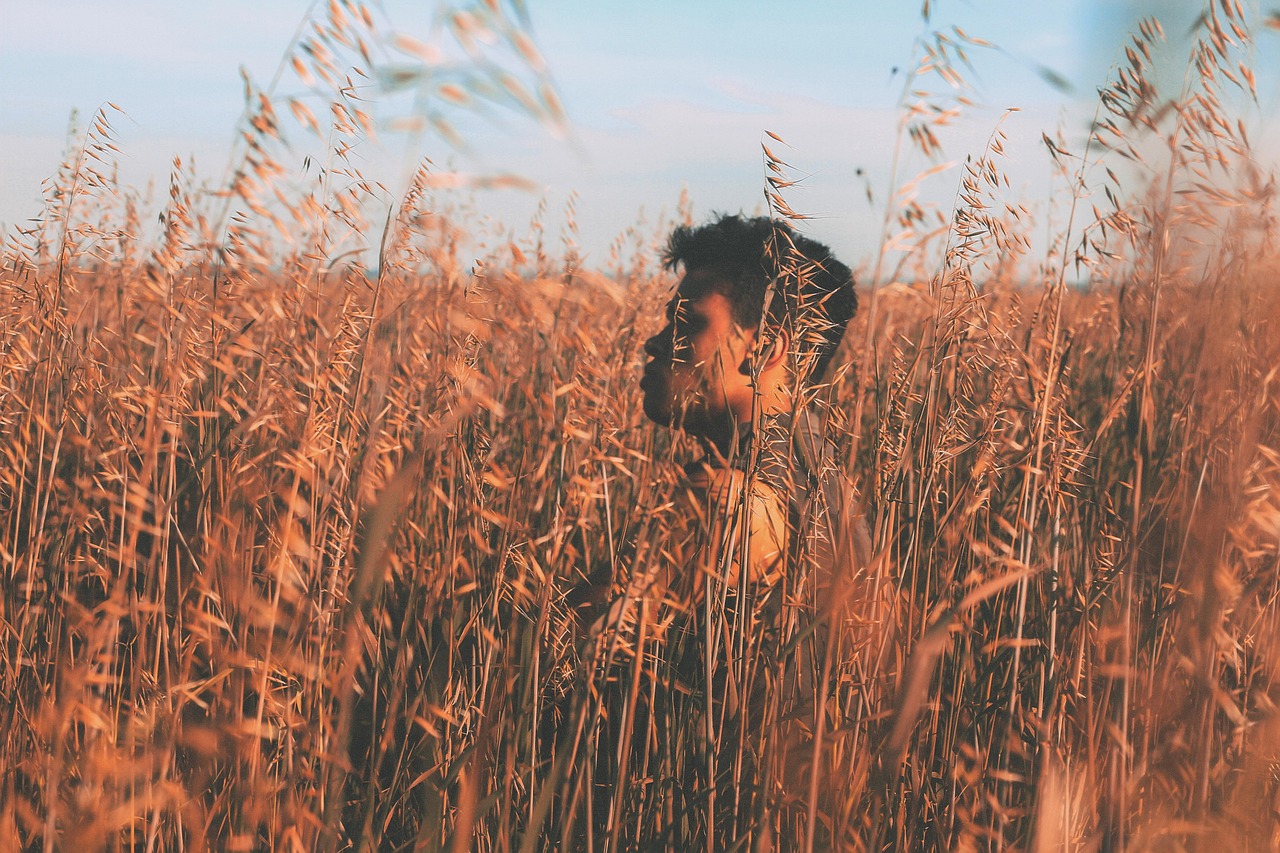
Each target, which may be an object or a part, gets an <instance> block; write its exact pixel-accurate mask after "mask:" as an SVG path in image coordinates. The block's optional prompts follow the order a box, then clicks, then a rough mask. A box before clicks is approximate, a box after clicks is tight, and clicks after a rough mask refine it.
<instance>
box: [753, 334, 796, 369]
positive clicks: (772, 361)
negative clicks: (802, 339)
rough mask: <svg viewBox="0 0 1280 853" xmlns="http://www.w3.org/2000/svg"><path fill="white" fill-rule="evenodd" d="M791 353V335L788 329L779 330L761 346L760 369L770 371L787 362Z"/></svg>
mask: <svg viewBox="0 0 1280 853" xmlns="http://www.w3.org/2000/svg"><path fill="white" fill-rule="evenodd" d="M790 351H791V333H790V332H788V331H787V330H786V329H778V330H776V331H774V332H773V334H772V335H770V336H768V337H767V338H765V340H763V341H762V342H761V344H760V355H759V358H760V369H761V370H762V371H764V370H770V369H772V368H774V367H777V366H778V365H779V364H782V363H783V362H784V361H786V358H787V353H788V352H790Z"/></svg>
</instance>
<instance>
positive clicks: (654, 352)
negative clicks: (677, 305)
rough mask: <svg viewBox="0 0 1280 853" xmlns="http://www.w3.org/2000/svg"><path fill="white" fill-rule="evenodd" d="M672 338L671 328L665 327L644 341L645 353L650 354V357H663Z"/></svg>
mask: <svg viewBox="0 0 1280 853" xmlns="http://www.w3.org/2000/svg"><path fill="white" fill-rule="evenodd" d="M670 340H671V332H670V330H668V329H663V330H662V331H661V332H658V334H656V335H654V336H653V337H651V338H649V340H647V341H645V342H644V354H645V355H647V356H649V358H661V357H662V356H663V355H664V354H665V353H666V351H667V346H668V343H669V342H670Z"/></svg>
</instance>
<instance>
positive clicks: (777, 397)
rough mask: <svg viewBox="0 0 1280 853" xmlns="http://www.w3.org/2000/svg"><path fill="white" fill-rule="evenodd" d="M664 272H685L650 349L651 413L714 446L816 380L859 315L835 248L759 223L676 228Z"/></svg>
mask: <svg viewBox="0 0 1280 853" xmlns="http://www.w3.org/2000/svg"><path fill="white" fill-rule="evenodd" d="M666 264H667V266H668V268H670V269H675V268H676V267H681V268H683V270H684V276H683V278H682V279H681V281H680V284H679V286H678V287H677V289H676V293H675V295H674V296H673V297H672V299H671V301H670V303H668V305H667V324H666V325H665V326H664V327H663V329H662V330H661V331H660V332H658V334H656V335H654V336H653V337H652V338H650V339H649V340H648V342H647V343H646V344H645V353H646V354H647V355H648V356H649V357H650V361H649V363H648V364H646V365H645V375H644V379H642V380H641V388H642V389H643V390H644V408H645V414H647V415H648V416H649V417H650V418H651V419H653V420H655V421H657V422H658V423H661V424H664V425H668V426H676V427H682V428H684V429H686V430H688V431H689V432H692V433H695V434H699V435H703V436H706V437H708V438H712V439H720V438H721V437H723V435H724V434H725V433H728V434H732V432H733V427H734V425H735V424H742V423H746V422H749V420H750V418H751V413H752V409H753V407H761V409H762V410H768V409H770V408H778V407H780V406H782V405H784V403H785V401H786V400H787V399H788V395H789V392H790V390H791V389H793V388H794V386H795V385H797V384H806V385H807V384H811V383H813V382H816V381H818V380H819V379H820V378H821V376H822V375H823V373H824V371H825V369H826V366H827V364H828V362H830V360H831V357H832V356H833V355H834V354H835V350H836V347H837V346H838V345H839V343H840V339H841V338H842V337H843V336H844V330H845V326H847V325H848V322H849V319H850V318H851V317H852V316H853V313H854V310H855V309H856V308H857V296H856V295H855V293H854V289H853V279H852V275H851V274H850V272H849V268H848V267H846V266H845V265H844V264H842V263H840V262H839V261H837V260H836V259H835V258H834V257H832V256H831V250H830V249H828V248H827V247H826V246H824V245H822V244H821V243H817V242H815V241H813V240H810V239H808V238H806V237H802V236H800V235H798V234H796V233H794V232H793V231H792V230H791V229H790V227H788V226H787V225H786V224H785V223H782V222H776V221H773V220H770V219H767V218H764V217H757V218H754V219H744V218H742V217H739V216H722V217H720V218H718V219H716V220H715V221H713V222H711V223H709V224H707V225H703V226H700V227H696V228H694V227H689V226H682V227H680V228H677V229H676V230H675V232H674V233H672V235H671V239H670V241H669V242H668V244H667V253H666Z"/></svg>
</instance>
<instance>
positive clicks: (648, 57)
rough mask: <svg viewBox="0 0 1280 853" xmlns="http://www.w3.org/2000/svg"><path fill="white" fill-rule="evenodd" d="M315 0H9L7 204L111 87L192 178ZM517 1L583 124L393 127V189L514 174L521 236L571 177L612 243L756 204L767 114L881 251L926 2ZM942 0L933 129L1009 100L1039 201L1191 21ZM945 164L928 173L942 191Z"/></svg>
mask: <svg viewBox="0 0 1280 853" xmlns="http://www.w3.org/2000/svg"><path fill="white" fill-rule="evenodd" d="M308 5H309V4H307V3H305V2H284V0H275V2H262V0H256V2H249V0H220V2H218V3H213V4H196V3H178V2H173V0H169V2H162V0H117V2H112V3H103V2H101V0H97V2H87V0H45V2H42V3H38V4H35V3H30V2H20V0H0V79H4V80H5V86H4V87H2V88H0V116H3V122H2V123H0V157H3V160H4V162H5V164H6V169H5V177H4V179H3V185H2V186H0V223H5V224H14V223H18V222H20V221H22V220H23V219H26V218H29V217H31V216H33V215H35V214H36V213H37V212H38V210H39V193H40V182H41V180H42V179H43V178H45V177H47V176H48V175H49V174H51V173H52V171H53V170H54V168H55V167H56V165H57V162H58V160H59V157H60V154H61V152H62V150H63V148H64V147H65V139H66V130H67V124H68V117H69V115H70V112H71V110H72V109H73V108H75V109H78V110H79V111H80V114H81V116H82V118H87V117H88V116H89V115H91V114H92V113H93V111H94V110H96V109H97V108H98V107H99V106H100V105H101V104H103V103H104V102H106V101H113V102H115V103H117V104H119V105H120V106H121V107H122V108H123V109H124V111H125V112H126V113H127V118H123V119H120V120H118V121H116V123H115V124H116V129H117V131H118V135H119V142H118V144H119V145H120V147H121V149H122V150H123V152H124V159H123V160H122V162H121V175H122V178H123V179H124V180H125V181H127V182H129V183H131V184H133V185H143V184H145V182H146V181H147V180H148V179H150V178H153V177H155V178H159V179H160V180H164V178H165V176H166V175H167V172H168V168H169V162H170V160H171V158H172V157H173V156H174V155H181V156H182V157H183V158H184V160H186V159H189V158H190V157H191V156H194V158H195V160H196V163H197V167H198V168H199V170H200V172H201V174H203V175H204V176H205V177H213V176H216V175H217V174H219V173H220V171H221V169H222V166H223V165H224V164H225V162H226V158H227V151H228V146H229V143H230V140H231V138H232V132H233V128H234V125H235V122H236V119H237V117H238V116H239V114H240V111H241V108H242V104H243V101H242V83H241V80H240V76H239V73H238V68H239V67H240V66H241V65H243V66H244V67H245V68H246V69H247V70H248V71H249V72H250V74H251V75H252V76H253V77H254V79H255V80H257V81H258V82H260V83H262V82H265V81H266V80H268V79H269V78H270V77H271V75H272V74H273V73H274V71H275V69H276V67H277V65H278V63H279V62H280V58H281V55H282V53H283V52H284V50H285V48H286V47H287V45H288V44H289V41H290V38H291V36H292V34H293V33H294V31H295V29H296V28H297V26H298V23H299V21H300V20H301V18H302V16H303V14H304V13H305V12H306V10H307V8H308ZM380 5H381V7H382V9H383V11H384V12H385V14H386V16H387V18H388V19H389V20H390V21H391V22H392V23H394V24H395V25H396V27H397V28H398V29H399V30H401V31H403V32H407V33H411V34H423V33H425V32H426V28H427V24H428V19H429V14H428V11H427V10H430V8H432V7H431V4H429V3H423V2H411V0H383V2H382V3H381V4H380ZM527 5H528V8H529V11H530V14H531V17H532V21H533V30H534V35H535V38H536V40H537V42H538V44H539V46H540V48H541V50H542V52H543V54H544V55H545V56H546V58H547V62H548V64H549V67H550V69H551V73H552V74H553V76H554V78H555V80H556V82H557V84H558V86H559V89H560V92H561V96H562V98H563V100H564V103H565V107H566V109H567V111H568V114H569V118H570V121H571V123H572V137H573V143H574V144H572V145H568V144H565V143H564V142H563V141H561V140H557V139H554V138H553V137H552V136H551V135H549V134H547V133H546V132H545V131H544V130H543V129H541V128H539V127H538V126H537V125H536V124H534V123H532V122H528V121H523V120H520V119H518V118H510V119H507V120H503V121H500V122H497V123H493V122H475V121H466V122H464V123H463V127H464V129H465V131H466V136H467V139H468V141H469V143H470V144H471V146H472V149H473V151H472V153H471V154H470V155H468V156H461V155H457V154H451V153H450V152H449V151H448V149H447V148H445V147H444V146H443V145H442V144H441V143H440V142H439V140H432V139H430V138H428V139H427V140H426V141H425V147H424V149H423V150H421V151H406V150H405V146H406V144H407V137H404V136H398V135H396V134H394V133H389V132H387V133H383V134H382V135H381V144H380V147H379V148H377V149H372V148H371V149H369V150H368V151H366V152H365V153H364V155H363V156H365V158H366V160H365V162H364V164H363V165H362V170H363V171H365V172H366V174H367V175H371V176H373V177H377V178H380V179H381V180H383V181H384V182H385V183H386V184H387V185H388V186H391V187H399V186H402V185H403V182H404V180H405V177H406V165H407V164H412V163H413V162H414V161H416V158H417V155H418V154H426V155H429V156H431V157H432V158H433V160H435V161H436V162H437V163H438V164H445V163H450V164H453V165H455V166H456V167H458V168H462V169H467V170H473V171H485V170H490V171H512V172H516V173H518V174H521V175H523V176H525V177H526V178H528V179H529V180H530V181H532V182H533V183H534V184H535V185H536V186H538V187H539V188H541V189H540V190H539V191H535V192H533V193H520V192H517V191H510V190H509V191H503V192H485V193H482V194H480V195H479V196H478V197H477V199H476V204H477V207H478V208H479V212H478V213H477V215H478V216H488V217H490V218H491V219H492V220H493V221H494V223H495V224H494V227H495V228H499V227H501V224H502V223H507V224H509V226H510V227H511V228H512V229H513V230H514V231H515V232H517V233H519V232H520V230H521V228H522V226H523V225H524V223H526V222H527V219H528V217H529V216H530V215H531V214H532V211H533V210H534V208H535V207H536V206H537V204H538V202H539V201H540V200H542V199H544V198H545V202H546V204H547V206H548V207H549V209H550V210H552V211H559V210H560V209H561V208H562V207H563V206H564V204H565V202H566V200H567V199H568V198H569V195H570V193H572V192H576V193H577V195H578V200H577V220H578V223H579V228H580V231H581V235H582V237H581V239H582V242H583V245H584V247H585V248H586V249H587V250H588V252H589V253H590V254H589V257H590V258H591V259H593V260H595V261H597V262H603V260H604V255H605V254H606V247H607V246H608V245H609V242H610V240H611V239H612V238H613V237H614V235H616V234H618V233H620V232H621V231H623V230H624V229H626V228H627V227H628V226H630V225H632V224H634V223H635V222H636V221H637V218H638V216H639V215H640V211H641V210H642V209H643V210H644V211H645V216H646V221H648V222H650V223H652V222H653V221H654V220H655V219H656V218H657V217H658V216H659V215H660V214H662V213H663V212H670V211H671V210H672V209H673V208H674V206H675V203H676V200H677V198H678V197H679V195H680V192H681V190H682V188H685V187H687V188H688V190H689V193H690V195H691V197H692V200H693V203H694V207H695V213H696V214H698V215H705V214H706V213H708V212H709V211H711V210H713V209H714V210H738V209H745V210H748V211H750V210H751V209H752V208H754V207H756V206H757V205H758V204H759V203H760V199H761V193H762V190H761V187H762V184H763V168H762V165H761V156H760V143H761V140H762V137H763V132H764V131H765V130H768V131H772V132H774V133H777V134H779V135H780V136H782V137H783V138H785V139H786V140H787V142H788V143H789V144H790V146H791V147H790V150H789V151H787V152H786V155H785V156H787V157H788V159H789V161H790V162H791V163H792V164H793V165H794V166H795V169H796V172H797V173H799V174H802V175H805V176H806V178H805V181H804V182H803V184H802V186H800V187H798V188H796V189H795V190H793V191H792V194H791V196H790V198H791V201H792V205H793V207H795V208H796V209H798V210H801V211H804V212H806V213H810V214H813V215H814V216H815V217H816V219H815V220H814V221H813V222H812V223H811V224H810V225H809V227H808V230H809V231H810V232H811V233H813V234H814V235H815V236H817V237H819V238H820V239H824V240H826V241H827V242H829V243H831V245H833V246H834V247H835V248H836V249H837V250H838V251H839V252H840V253H841V254H842V255H844V256H846V257H847V258H848V259H849V260H851V261H852V262H853V263H854V264H855V265H856V264H858V263H860V262H862V261H863V260H864V259H865V258H866V257H867V256H868V254H869V253H870V252H871V251H872V250H873V248H874V244H875V237H876V236H877V233H878V229H877V228H876V225H875V223H876V221H877V214H876V213H875V211H874V210H872V209H871V207H870V206H869V205H868V203H867V200H866V197H865V194H864V190H863V186H864V182H866V181H869V182H870V184H871V186H872V188H873V189H874V190H875V191H876V192H877V193H880V194H882V193H883V189H884V187H885V186H886V185H887V181H888V173H889V160H890V151H891V148H892V139H893V128H894V121H895V113H894V109H895V103H896V100H897V98H898V94H899V91H900V89H901V79H902V78H901V73H902V71H905V70H906V68H907V67H908V66H909V63H910V60H911V53H912V41H913V39H914V38H915V37H916V36H917V35H919V34H920V32H921V28H922V22H921V17H920V6H919V3H917V2H897V3H886V2H864V0H810V2H794V3H791V4H787V5H785V6H784V5H782V4H779V3H777V2H764V0H732V2H726V0H703V2H690V0H683V2H677V0H644V2H640V0H617V1H616V2H604V0H527ZM933 8H934V13H933V19H932V21H931V26H932V27H933V28H942V27H946V26H949V25H951V24H953V23H955V24H959V25H960V26H962V27H963V28H964V29H965V30H966V31H967V32H968V33H969V34H971V35H974V36H978V37H981V38H984V39H987V40H990V41H992V42H995V43H996V44H997V45H999V46H1000V48H1001V49H1000V50H999V51H980V50H979V51H974V52H973V53H974V65H975V70H974V72H973V74H972V75H971V77H972V79H973V81H974V83H975V92H974V97H975V98H976V100H977V101H978V106H977V107H975V108H974V109H973V110H971V111H970V112H969V115H968V117H967V118H966V120H965V121H963V122H961V123H960V124H958V125H957V126H956V127H954V128H951V129H949V130H948V131H947V132H946V135H945V136H944V142H945V144H946V145H947V149H948V150H947V153H948V155H950V156H952V157H963V155H964V154H965V153H968V152H969V151H973V150H977V149H978V148H980V147H981V145H982V144H983V142H984V141H985V140H986V138H987V136H988V135H989V134H990V132H991V130H992V128H993V127H994V126H995V125H996V123H997V121H998V120H999V119H1000V116H1001V115H1002V114H1003V112H1004V111H1005V109H1007V108H1011V107H1016V108H1018V109H1019V110H1021V111H1020V112H1018V113H1016V114H1014V115H1012V116H1010V117H1009V118H1007V119H1006V120H1005V123H1004V125H1003V127H1004V130H1005V131H1006V133H1008V135H1009V137H1010V144H1009V145H1008V146H1007V150H1008V151H1009V170H1010V172H1011V174H1012V175H1013V177H1014V179H1015V181H1017V182H1018V184H1019V186H1018V191H1019V192H1021V193H1024V194H1026V195H1027V196H1029V197H1030V198H1031V200H1032V201H1034V200H1035V199H1036V198H1037V197H1044V196H1046V195H1047V193H1048V192H1049V183H1048V180H1049V178H1048V176H1049V171H1050V170H1049V164H1048V159H1047V156H1046V155H1045V152H1044V149H1043V146H1041V145H1040V144H1039V139H1040V133H1041V131H1042V130H1047V131H1050V132H1051V133H1052V132H1053V131H1054V130H1055V128H1056V127H1057V126H1059V125H1061V126H1063V127H1064V128H1065V129H1066V130H1067V131H1068V134H1069V135H1070V134H1072V133H1074V134H1075V135H1077V136H1078V135H1079V133H1080V132H1081V130H1082V128H1083V123H1084V122H1085V121H1086V116H1087V115H1089V114H1090V113H1091V111H1092V98H1091V96H1092V93H1093V91H1094V90H1095V88H1096V87H1097V86H1098V85H1099V84H1100V83H1101V81H1102V80H1103V78H1104V76H1105V72H1106V69H1107V67H1108V65H1109V64H1110V63H1111V62H1112V61H1114V59H1115V57H1116V55H1117V51H1118V48H1119V45H1120V44H1121V42H1122V40H1123V37H1124V33H1125V32H1126V31H1127V29H1128V27H1129V25H1130V22H1131V20H1132V19H1133V18H1134V16H1135V15H1137V14H1139V13H1142V14H1145V13H1150V12H1153V11H1156V12H1161V14H1162V17H1164V18H1165V20H1166V22H1167V21H1169V20H1170V19H1172V20H1173V21H1174V22H1175V23H1174V26H1172V27H1170V28H1169V29H1170V30H1171V31H1174V32H1176V31H1177V30H1178V29H1179V27H1181V28H1183V29H1185V26H1186V23H1187V22H1189V20H1190V16H1189V13H1188V12H1187V11H1186V4H1179V3H1176V2H1175V3H1154V2H1152V0H1127V2H1119V1H1118V0H1113V2H1105V0H1094V2H1085V0H1070V2H1044V3H1038V4H1034V5H1033V4H1029V3H1027V2H1026V1H1025V0H1020V2H1012V0H968V2H962V0H950V2H948V0H936V2H934V4H933ZM1032 9H1034V12H1031V11H1028V10H1032ZM1179 20H1181V23H1180V24H1178V21H1179ZM1272 56H1274V51H1273V52H1272ZM1037 66H1043V67H1047V68H1049V69H1052V70H1053V71H1054V72H1055V73H1057V74H1059V75H1061V76H1062V77H1064V78H1066V79H1067V80H1069V81H1070V82H1071V83H1072V85H1073V86H1074V88H1075V94H1074V95H1071V94H1067V93H1064V92H1062V91H1060V90H1058V89H1055V88H1054V87H1052V86H1050V85H1048V84H1047V83H1046V82H1045V81H1044V80H1043V79H1042V77H1041V76H1040V75H1039V74H1038V73H1037V71H1036V68H1037ZM895 69H897V73H896V74H895ZM1270 97H1271V100H1270V104H1271V106H1272V107H1274V97H1273V96H1270ZM1264 103H1265V99H1264ZM1271 111H1272V112H1274V109H1272V110H1271ZM779 153H782V151H779ZM299 159H300V158H299ZM924 165H927V164H926V163H924V162H919V163H915V164H908V166H907V167H906V168H907V171H910V170H911V169H913V168H918V167H923V166H924ZM860 169H861V170H862V174H861V175H859V173H858V170H860ZM956 178H957V175H956V173H955V172H952V173H950V175H946V174H944V175H941V176H939V177H938V178H936V179H934V180H933V181H932V182H931V184H930V188H931V189H930V191H931V192H933V193H935V194H936V195H937V198H938V200H939V202H940V203H944V202H945V200H946V199H947V198H949V197H950V195H952V194H953V193H954V188H955V183H956ZM553 218H554V214H553Z"/></svg>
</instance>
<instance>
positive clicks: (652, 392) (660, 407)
mask: <svg viewBox="0 0 1280 853" xmlns="http://www.w3.org/2000/svg"><path fill="white" fill-rule="evenodd" d="M715 279H716V276H715V274H714V273H712V272H708V271H705V270H694V271H692V272H690V273H689V274H687V275H686V276H685V277H684V279H683V280H682V281H681V282H680V286H679V287H678V288H677V289H676V293H675V296H674V297H672V299H671V301H670V302H669V303H668V304H667V324H666V325H665V326H664V327H663V328H662V330H661V331H660V332H658V333H657V334H656V335H654V336H653V337H652V338H650V339H649V340H648V341H646V342H645V345H644V351H645V354H646V355H648V356H649V362H648V363H647V364H645V368H644V377H643V378H642V379H641V380H640V389H641V390H642V391H643V392H644V413H645V414H646V415H647V416H648V417H649V418H650V419H651V420H654V421H656V422H657V423H659V424H662V425H663V426H670V427H677V428H681V429H684V430H686V431H688V432H691V433H694V434H695V435H703V436H708V437H713V436H716V435H723V434H725V433H726V432H732V430H733V426H734V423H735V422H737V423H742V422H745V421H748V420H749V419H750V417H751V405H752V385H751V375H750V368H749V363H750V362H749V359H750V356H751V352H752V349H753V346H754V344H755V338H756V333H755V330H753V329H752V330H748V329H743V328H742V327H741V326H739V325H738V324H737V323H735V322H734V320H733V312H732V306H731V303H730V302H729V300H728V299H727V298H726V297H725V296H724V295H722V294H720V293H717V292H716V291H715V289H714V288H713V286H712V285H713V284H714V282H715Z"/></svg>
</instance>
